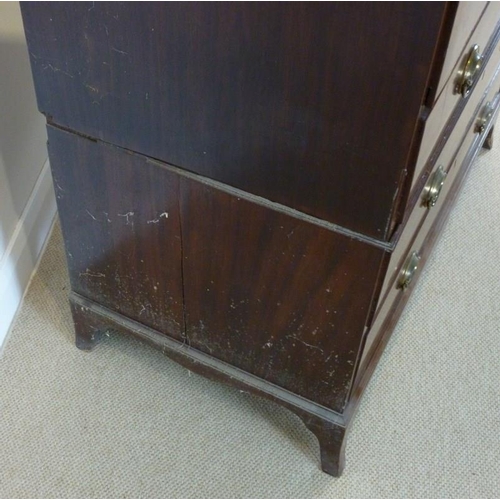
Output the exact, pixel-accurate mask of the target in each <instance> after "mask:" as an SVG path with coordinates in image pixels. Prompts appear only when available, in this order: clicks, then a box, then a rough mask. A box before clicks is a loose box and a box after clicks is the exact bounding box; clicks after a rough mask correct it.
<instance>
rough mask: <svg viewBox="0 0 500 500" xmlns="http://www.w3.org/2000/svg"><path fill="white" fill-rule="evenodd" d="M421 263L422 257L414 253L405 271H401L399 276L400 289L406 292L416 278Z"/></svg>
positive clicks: (407, 261)
mask: <svg viewBox="0 0 500 500" xmlns="http://www.w3.org/2000/svg"><path fill="white" fill-rule="evenodd" d="M419 261H420V255H419V253H418V252H416V251H414V252H412V253H411V254H410V255H409V256H408V258H407V259H406V261H405V263H404V265H403V269H401V274H400V276H399V281H398V288H401V289H402V290H406V289H407V288H408V287H409V286H410V283H411V282H412V280H413V277H414V276H415V273H416V272H417V269H418V263H419Z"/></svg>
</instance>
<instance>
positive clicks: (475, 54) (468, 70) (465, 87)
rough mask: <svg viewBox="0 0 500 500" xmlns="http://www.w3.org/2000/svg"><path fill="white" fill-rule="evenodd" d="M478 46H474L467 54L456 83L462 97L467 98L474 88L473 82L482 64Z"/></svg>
mask: <svg viewBox="0 0 500 500" xmlns="http://www.w3.org/2000/svg"><path fill="white" fill-rule="evenodd" d="M479 50H480V49H479V45H474V46H473V47H472V49H471V51H470V53H469V57H468V58H467V62H466V63H465V66H464V68H463V70H462V71H461V72H460V80H459V82H458V89H457V90H458V92H460V93H461V94H462V97H467V96H468V95H469V94H470V91H471V90H472V87H473V86H474V82H475V81H476V78H477V76H478V74H479V70H480V69H481V65H482V63H483V56H482V55H481V54H480V53H479Z"/></svg>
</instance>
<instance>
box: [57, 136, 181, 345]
mask: <svg viewBox="0 0 500 500" xmlns="http://www.w3.org/2000/svg"><path fill="white" fill-rule="evenodd" d="M48 135H49V155H50V165H51V168H52V175H53V180H54V188H55V192H56V197H57V204H58V209H59V219H60V221H61V226H62V231H63V236H64V242H65V247H66V255H67V260H68V269H69V275H70V280H71V286H72V289H73V290H74V291H76V292H78V293H79V294H80V295H82V296H84V297H87V298H89V299H91V300H94V301H95V302H98V303H99V304H102V305H104V306H106V307H109V308H110V309H112V310H114V311H117V312H119V313H121V314H124V315H125V316H127V317H128V318H131V319H134V320H136V321H139V322H140V323H143V324H144V325H147V326H149V327H152V328H155V329H156V330H158V331H160V332H162V333H164V334H168V335H170V336H172V337H174V338H176V339H178V340H182V339H183V338H184V336H183V334H184V319H183V304H182V272H181V269H182V267H181V263H182V257H181V244H180V226H179V199H178V179H177V177H176V176H175V175H173V174H172V173H170V172H168V171H167V170H165V169H161V168H158V167H156V166H153V165H150V164H148V163H147V162H146V161H145V159H144V158H141V157H139V156H137V155H131V154H128V153H126V152H124V151H120V150H119V149H117V148H113V147H111V146H108V145H105V144H102V143H98V142H95V141H91V140H89V139H86V138H83V137H82V136H79V135H76V134H72V133H70V132H66V131H63V130H60V129H57V128H54V127H48Z"/></svg>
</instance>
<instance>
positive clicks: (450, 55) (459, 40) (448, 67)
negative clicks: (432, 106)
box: [434, 2, 494, 102]
mask: <svg viewBox="0 0 500 500" xmlns="http://www.w3.org/2000/svg"><path fill="white" fill-rule="evenodd" d="M490 3H491V2H460V3H459V4H458V7H457V12H456V14H455V19H454V21H453V29H452V32H451V35H450V39H449V42H448V47H447V49H446V55H445V60H444V63H443V67H442V69H441V76H440V78H439V83H438V85H437V89H436V93H435V99H434V102H436V101H437V100H438V98H439V95H440V94H441V91H442V90H443V88H444V87H445V85H446V84H447V82H448V80H449V78H450V77H451V76H452V74H453V70H454V69H455V68H456V66H457V65H458V64H460V61H461V60H462V59H463V55H464V53H466V52H467V49H468V47H469V45H470V43H472V41H471V37H472V36H473V34H474V32H475V29H476V27H477V24H478V22H479V21H480V20H482V21H483V22H484V18H483V16H484V14H485V10H486V9H487V8H488V13H487V14H486V15H488V16H489V15H490V14H491V9H492V6H491V5H489V4H490ZM493 7H494V6H493ZM482 18H483V19H482Z"/></svg>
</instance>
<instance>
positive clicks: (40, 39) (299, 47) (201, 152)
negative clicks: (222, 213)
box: [22, 2, 445, 240]
mask: <svg viewBox="0 0 500 500" xmlns="http://www.w3.org/2000/svg"><path fill="white" fill-rule="evenodd" d="M22 9H23V17H24V22H25V28H26V35H27V39H28V44H29V49H30V54H31V62H32V67H33V72H34V77H35V84H36V89H37V96H38V102H39V106H40V109H41V110H42V111H43V112H45V113H46V114H47V115H48V116H49V117H50V119H51V120H53V121H54V122H55V123H57V124H60V125H62V126H64V127H69V128H72V129H75V130H77V131H79V132H82V133H85V134H88V135H90V136H94V137H97V138H100V139H102V140H105V141H108V142H111V143H114V144H117V145H120V146H123V147H126V148H129V149H132V150H134V151H138V152H141V153H144V154H147V155H148V156H152V157H156V158H159V159H162V160H164V161H167V162H169V163H171V164H174V165H178V166H180V167H182V168H186V169H189V170H191V171H194V172H197V173H200V174H202V175H205V176H208V177H210V178H213V179H216V180H219V181H222V182H224V183H227V184H230V185H232V186H235V187H238V188H241V189H243V190H245V191H248V192H250V193H253V194H257V195H260V196H263V197H265V198H268V199H270V200H273V201H276V202H279V203H282V204H284V205H287V206H290V207H293V208H295V209H298V210H300V211H303V212H306V213H309V214H311V215H314V216H317V217H319V218H323V219H325V220H328V221H330V222H333V223H336V224H339V225H341V226H344V227H346V228H349V229H352V230H354V231H358V232H360V233H364V234H366V235H369V236H372V237H375V238H378V239H381V240H383V239H386V238H387V236H388V232H389V225H390V219H391V211H392V208H393V203H394V199H395V198H397V196H398V193H400V189H401V179H402V177H401V176H402V172H403V171H404V168H405V165H406V164H407V160H408V158H410V157H411V158H413V157H412V156H409V150H410V146H411V145H412V137H413V136H414V131H415V125H416V122H417V117H418V115H419V110H420V106H421V104H422V103H423V99H424V95H425V91H426V81H427V78H428V76H429V71H430V66H431V62H432V59H433V56H434V46H435V43H436V41H437V39H438V37H439V32H440V28H441V26H442V18H443V13H444V11H445V6H444V4H443V3H438V2H427V3H425V2H390V3H389V2H387V3H384V2H381V3H378V2H367V3H349V2H346V3H344V2H325V3H286V2H285V3H281V2H276V3H267V2H262V3H260V2H259V3H251V2H248V3H246V2H234V3H233V2H228V3H223V2H221V3H209V2H207V3H175V2H174V3H170V2H165V3H163V2H158V3H148V2H141V3H134V2H127V3H115V2H113V3H108V2H95V3H94V2H81V3H80V2H62V3H45V2H36V3H23V4H22ZM417 146H418V144H416V143H415V142H414V143H413V146H412V147H417ZM407 167H408V168H410V169H411V165H407Z"/></svg>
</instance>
